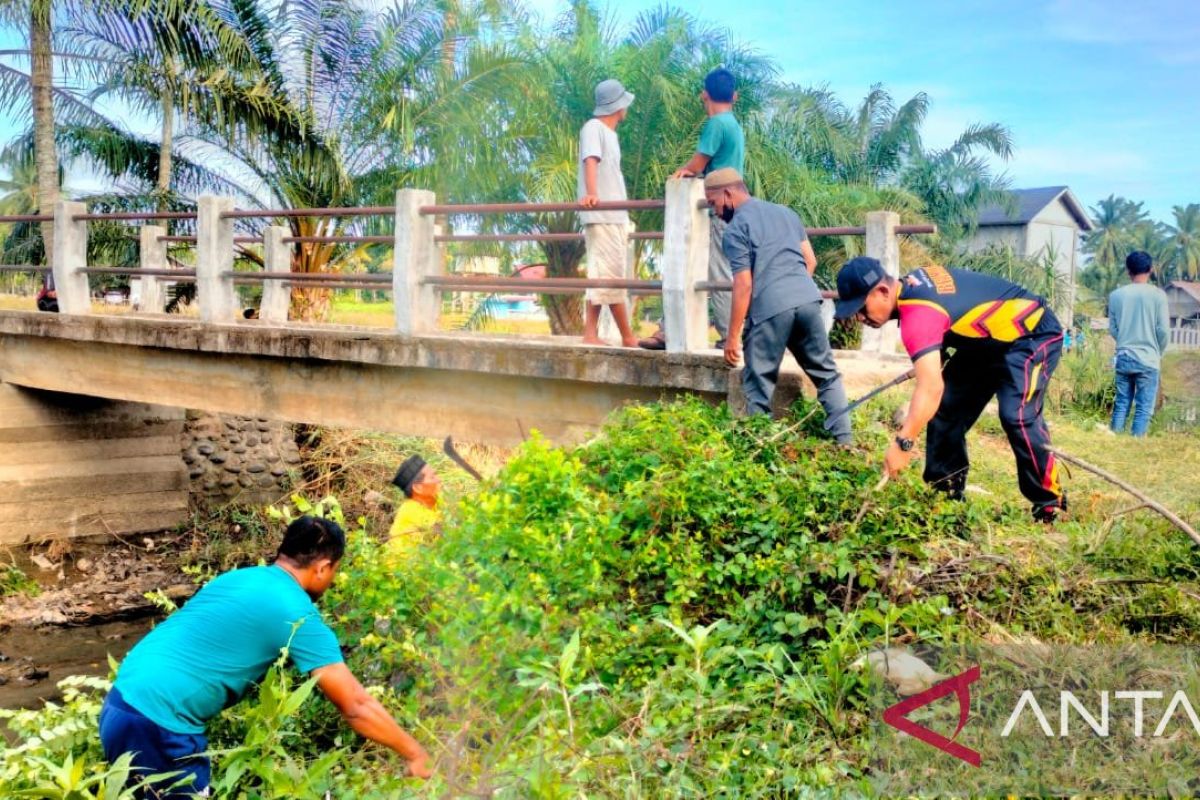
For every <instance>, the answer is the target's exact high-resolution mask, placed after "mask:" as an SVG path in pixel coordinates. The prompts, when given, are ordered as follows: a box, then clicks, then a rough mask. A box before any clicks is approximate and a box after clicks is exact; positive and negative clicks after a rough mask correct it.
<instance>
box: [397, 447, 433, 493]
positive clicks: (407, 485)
mask: <svg viewBox="0 0 1200 800" xmlns="http://www.w3.org/2000/svg"><path fill="white" fill-rule="evenodd" d="M423 469H425V459H423V458H421V457H420V456H415V455H414V456H409V457H408V458H407V459H406V460H405V461H404V463H403V464H401V465H400V469H398V470H396V477H394V478H392V484H393V485H394V486H395V487H396V488H397V489H399V490H400V491H402V492H404V494H406V495H409V496H411V495H412V485H413V484H414V483H416V482H417V478H418V477H419V476H420V474H421V470H423Z"/></svg>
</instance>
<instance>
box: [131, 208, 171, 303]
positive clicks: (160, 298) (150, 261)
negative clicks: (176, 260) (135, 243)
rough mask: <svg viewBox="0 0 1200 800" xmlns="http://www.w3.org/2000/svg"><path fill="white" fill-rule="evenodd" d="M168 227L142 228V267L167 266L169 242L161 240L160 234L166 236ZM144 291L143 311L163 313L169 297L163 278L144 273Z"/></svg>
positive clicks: (142, 280) (142, 295) (141, 278)
mask: <svg viewBox="0 0 1200 800" xmlns="http://www.w3.org/2000/svg"><path fill="white" fill-rule="evenodd" d="M166 235H167V229H166V228H164V227H162V226H161V225H143V226H142V230H141V252H140V255H141V265H142V269H166V268H167V243H166V242H163V241H159V238H158V237H160V236H166ZM138 280H140V281H141V285H142V291H141V297H140V299H139V301H138V302H139V305H140V307H141V310H142V311H149V312H150V313H151V314H161V313H162V312H163V310H164V309H165V308H166V304H167V298H166V293H165V292H164V291H163V280H164V279H163V278H160V277H157V276H155V275H142V276H141V277H140V278H138Z"/></svg>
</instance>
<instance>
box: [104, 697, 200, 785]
mask: <svg viewBox="0 0 1200 800" xmlns="http://www.w3.org/2000/svg"><path fill="white" fill-rule="evenodd" d="M100 743H101V745H102V746H103V748H104V758H105V759H107V760H108V762H109V763H110V764H111V763H112V762H114V761H116V760H117V759H118V758H120V757H121V755H122V754H124V753H133V762H132V766H133V769H134V775H133V776H131V777H134V776H136V777H147V776H149V775H161V774H165V773H168V772H173V773H176V774H175V777H173V778H169V779H167V780H166V781H164V782H163V783H162V784H159V786H160V787H161V788H159V789H158V790H155V789H150V790H148V791H145V792H142V793H140V795H139V796H140V797H142V798H144V799H145V800H185V799H186V800H190V799H191V798H193V797H197V796H204V795H207V790H208V782H209V780H210V778H211V766H210V764H209V761H208V757H207V756H204V755H201V754H202V753H203V752H204V751H205V750H207V749H208V740H207V739H205V737H204V736H202V735H200V734H188V733H175V732H173V731H169V730H167V729H166V728H164V727H162V726H161V725H158V724H157V723H155V722H154V721H152V720H150V719H148V718H147V717H145V716H144V715H143V714H142V713H141V712H140V711H138V710H137V709H136V708H134V707H133V706H131V705H129V704H128V703H126V702H125V700H124V698H122V697H121V693H120V692H119V691H117V690H116V689H112V690H111V691H110V692H109V693H108V697H106V698H105V699H104V705H103V706H102V707H101V708H100ZM189 777H190V778H191V783H190V784H189V785H187V786H185V787H180V788H178V789H170V788H168V787H170V786H172V785H173V784H175V783H177V782H180V781H184V780H185V779H187V778H189Z"/></svg>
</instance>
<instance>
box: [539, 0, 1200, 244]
mask: <svg viewBox="0 0 1200 800" xmlns="http://www.w3.org/2000/svg"><path fill="white" fill-rule="evenodd" d="M659 4H660V3H659V2H658V1H657V0H610V2H609V3H608V7H609V8H611V9H612V10H613V12H614V13H616V14H617V16H618V18H619V19H620V20H622V21H625V22H628V21H629V20H631V19H632V18H633V17H634V16H635V15H636V14H637V13H638V12H639V11H641V10H644V9H647V8H654V7H656V6H658V5H659ZM681 5H682V6H683V7H685V8H688V9H689V11H691V12H692V13H694V14H695V15H696V16H698V17H700V18H702V19H704V20H707V21H709V22H713V23H716V24H719V25H721V26H723V27H726V28H728V29H729V30H730V31H731V32H732V34H733V36H734V38H735V39H737V40H739V41H741V42H743V43H745V44H748V45H751V46H753V47H755V48H756V49H757V50H759V51H761V52H762V53H763V54H765V55H769V56H771V57H772V58H773V59H774V60H775V61H776V62H777V63H778V64H779V66H780V68H781V70H782V73H783V75H782V77H783V78H784V79H786V80H789V81H793V82H796V83H800V84H805V85H808V84H828V85H829V87H830V88H831V89H833V90H834V91H835V92H837V94H838V96H839V97H840V98H841V99H842V100H843V101H844V102H857V101H858V100H860V99H861V98H862V97H863V96H864V95H865V94H866V92H867V90H868V88H869V87H870V86H871V84H873V83H883V84H884V85H885V86H886V88H888V89H889V90H890V91H891V92H892V94H893V96H894V97H896V98H897V99H898V100H899V101H903V100H906V99H908V98H909V97H911V96H912V95H913V94H915V93H916V92H918V91H925V92H926V93H928V94H929V96H930V100H931V103H932V108H931V111H930V116H929V119H928V120H927V122H926V125H925V133H926V135H925V139H926V143H927V145H930V146H939V145H941V146H944V145H946V144H949V143H950V142H951V141H953V139H954V137H955V136H956V135H957V134H958V133H959V132H961V131H962V130H963V129H964V128H965V127H966V126H967V125H969V124H971V123H973V122H1001V123H1004V124H1006V125H1008V126H1009V128H1010V129H1011V130H1012V133H1013V138H1014V140H1015V143H1016V153H1015V156H1014V158H1013V159H1012V161H1011V162H1009V163H1008V164H1007V165H1002V169H1004V170H1005V171H1007V173H1008V175H1009V177H1010V178H1011V179H1012V184H1013V186H1014V187H1017V188H1021V187H1033V186H1050V185H1058V184H1066V185H1068V186H1070V187H1071V188H1072V190H1073V191H1074V192H1075V193H1076V194H1077V195H1078V196H1079V198H1080V200H1082V201H1083V202H1084V204H1085V205H1087V206H1089V207H1091V206H1092V205H1094V204H1095V203H1096V201H1097V200H1099V199H1100V198H1101V197H1106V196H1107V195H1108V194H1110V193H1115V194H1119V195H1124V196H1126V197H1129V198H1131V199H1134V200H1144V201H1145V202H1146V207H1147V208H1148V209H1150V211H1151V213H1152V215H1153V216H1154V217H1155V218H1158V219H1163V220H1167V219H1168V218H1169V217H1170V212H1171V206H1173V205H1180V204H1186V203H1200V0H986V1H983V0H919V1H916V0H910V1H909V2H895V0H838V1H837V2H811V0H804V1H803V2H797V1H796V0H732V2H719V3H718V2H694V3H687V4H681ZM530 6H532V7H533V8H535V9H537V10H538V11H539V12H541V13H543V14H550V15H552V14H554V13H556V11H558V10H561V9H562V8H563V3H562V2H561V1H560V0H533V1H532V2H530ZM748 155H749V154H748Z"/></svg>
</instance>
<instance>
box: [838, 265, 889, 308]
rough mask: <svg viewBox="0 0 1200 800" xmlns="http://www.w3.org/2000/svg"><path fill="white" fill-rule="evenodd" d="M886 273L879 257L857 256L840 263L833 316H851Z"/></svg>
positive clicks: (861, 305) (865, 300)
mask: <svg viewBox="0 0 1200 800" xmlns="http://www.w3.org/2000/svg"><path fill="white" fill-rule="evenodd" d="M886 275H887V273H886V272H885V271H884V269H883V265H882V264H880V263H879V259H877V258H871V257H870V256H858V257H857V258H852V259H850V260H849V261H847V262H846V263H845V264H843V265H842V268H841V269H840V270H838V276H837V290H838V299H837V303H836V308H835V310H834V312H833V316H834V317H835V318H837V319H846V318H848V317H853V316H854V315H855V314H857V313H858V312H859V311H861V310H862V307H863V304H864V303H866V302H867V294H868V293H870V291H871V290H872V289H874V288H875V287H876V286H877V285H879V282H880V281H881V280H883V279H884V276H886Z"/></svg>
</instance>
